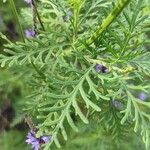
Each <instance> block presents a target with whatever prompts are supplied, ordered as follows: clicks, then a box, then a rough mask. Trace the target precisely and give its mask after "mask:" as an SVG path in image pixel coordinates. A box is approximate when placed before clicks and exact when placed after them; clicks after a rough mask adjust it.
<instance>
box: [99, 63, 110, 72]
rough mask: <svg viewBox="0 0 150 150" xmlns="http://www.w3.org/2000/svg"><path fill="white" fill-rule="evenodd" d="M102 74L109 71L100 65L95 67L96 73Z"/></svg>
mask: <svg viewBox="0 0 150 150" xmlns="http://www.w3.org/2000/svg"><path fill="white" fill-rule="evenodd" d="M100 71H101V72H102V73H108V72H109V69H108V68H106V67H105V66H103V65H102V64H97V65H96V72H100Z"/></svg>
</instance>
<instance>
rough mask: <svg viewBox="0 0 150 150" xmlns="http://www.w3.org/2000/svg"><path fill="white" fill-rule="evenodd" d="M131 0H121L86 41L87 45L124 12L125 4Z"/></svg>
mask: <svg viewBox="0 0 150 150" xmlns="http://www.w3.org/2000/svg"><path fill="white" fill-rule="evenodd" d="M130 1H131V0H119V1H118V3H117V4H116V6H115V8H114V9H113V10H112V12H111V13H110V14H109V15H108V16H107V18H106V19H105V20H104V21H103V22H102V24H101V25H100V27H99V28H98V29H97V31H96V32H95V33H94V34H93V35H92V36H91V37H90V38H89V39H88V40H87V41H86V45H91V44H92V43H93V42H94V41H95V40H96V39H97V38H98V37H99V36H100V35H101V34H102V33H103V32H104V31H105V30H106V29H107V28H108V27H109V25H110V24H111V23H112V22H113V21H114V20H115V19H116V18H117V16H118V15H119V14H120V13H121V12H122V10H123V9H124V8H125V6H126V5H127V4H128V3H129V2H130ZM84 48H85V45H81V46H80V47H79V50H83V49H84Z"/></svg>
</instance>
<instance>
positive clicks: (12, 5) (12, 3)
mask: <svg viewBox="0 0 150 150" xmlns="http://www.w3.org/2000/svg"><path fill="white" fill-rule="evenodd" d="M9 4H10V7H11V9H12V11H13V14H14V16H15V19H16V22H17V25H18V28H19V32H20V36H21V39H22V41H23V42H25V38H24V33H23V29H22V26H21V24H20V21H19V17H18V13H17V9H16V6H15V3H14V1H13V0H9Z"/></svg>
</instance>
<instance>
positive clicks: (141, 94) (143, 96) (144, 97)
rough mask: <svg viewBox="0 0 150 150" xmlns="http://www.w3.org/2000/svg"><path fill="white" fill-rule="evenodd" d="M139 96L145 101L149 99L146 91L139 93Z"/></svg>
mask: <svg viewBox="0 0 150 150" xmlns="http://www.w3.org/2000/svg"><path fill="white" fill-rule="evenodd" d="M138 98H139V99H140V100H142V101H145V100H146V99H147V94H146V93H144V92H141V93H139V95H138Z"/></svg>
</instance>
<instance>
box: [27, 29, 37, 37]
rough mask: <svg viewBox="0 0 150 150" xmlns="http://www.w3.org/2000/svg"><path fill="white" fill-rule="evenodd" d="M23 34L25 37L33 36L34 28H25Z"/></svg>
mask: <svg viewBox="0 0 150 150" xmlns="http://www.w3.org/2000/svg"><path fill="white" fill-rule="evenodd" d="M25 35H26V37H27V38H31V37H35V35H36V33H35V30H34V28H32V29H26V30H25Z"/></svg>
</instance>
